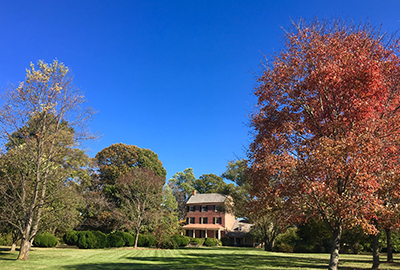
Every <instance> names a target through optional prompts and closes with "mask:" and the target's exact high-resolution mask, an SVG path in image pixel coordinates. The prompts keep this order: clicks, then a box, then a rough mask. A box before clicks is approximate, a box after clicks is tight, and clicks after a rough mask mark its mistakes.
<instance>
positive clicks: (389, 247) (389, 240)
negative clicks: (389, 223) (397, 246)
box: [385, 228, 393, 262]
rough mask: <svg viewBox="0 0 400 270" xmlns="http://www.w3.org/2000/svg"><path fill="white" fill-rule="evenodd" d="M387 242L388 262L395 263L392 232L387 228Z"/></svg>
mask: <svg viewBox="0 0 400 270" xmlns="http://www.w3.org/2000/svg"><path fill="white" fill-rule="evenodd" d="M385 232H386V242H387V260H386V261H387V262H393V244H392V231H391V230H390V229H389V228H385Z"/></svg>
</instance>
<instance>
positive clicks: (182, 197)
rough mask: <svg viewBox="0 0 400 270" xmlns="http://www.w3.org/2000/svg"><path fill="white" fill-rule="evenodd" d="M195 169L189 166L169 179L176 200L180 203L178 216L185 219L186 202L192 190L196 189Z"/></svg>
mask: <svg viewBox="0 0 400 270" xmlns="http://www.w3.org/2000/svg"><path fill="white" fill-rule="evenodd" d="M195 181H196V177H195V176H194V173H193V169H192V168H187V169H185V170H184V171H183V172H177V173H175V174H174V176H172V178H170V179H169V180H168V185H169V186H170V188H171V189H172V193H173V194H174V196H175V198H176V201H177V203H178V208H177V211H178V218H179V220H184V219H185V218H186V202H187V201H188V200H189V197H190V195H191V194H192V191H193V190H195V187H194V182H195Z"/></svg>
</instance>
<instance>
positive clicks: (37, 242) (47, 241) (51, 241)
mask: <svg viewBox="0 0 400 270" xmlns="http://www.w3.org/2000/svg"><path fill="white" fill-rule="evenodd" d="M57 242H58V240H57V237H55V236H54V235H52V234H51V233H48V232H44V233H41V234H39V235H36V236H35V239H34V240H33V245H34V246H35V247H55V246H57Z"/></svg>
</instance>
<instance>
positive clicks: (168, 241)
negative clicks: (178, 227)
mask: <svg viewBox="0 0 400 270" xmlns="http://www.w3.org/2000/svg"><path fill="white" fill-rule="evenodd" d="M159 247H160V248H163V249H177V248H179V245H178V243H177V242H176V241H175V240H174V238H172V237H168V236H167V237H165V238H164V239H163V240H162V242H161V243H160V244H159Z"/></svg>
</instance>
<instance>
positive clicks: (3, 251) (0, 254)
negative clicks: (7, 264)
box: [0, 247, 19, 262]
mask: <svg viewBox="0 0 400 270" xmlns="http://www.w3.org/2000/svg"><path fill="white" fill-rule="evenodd" d="M18 251H19V249H17V251H14V252H11V251H10V248H3V247H2V248H0V262H1V261H15V260H16V259H17V257H18Z"/></svg>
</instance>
